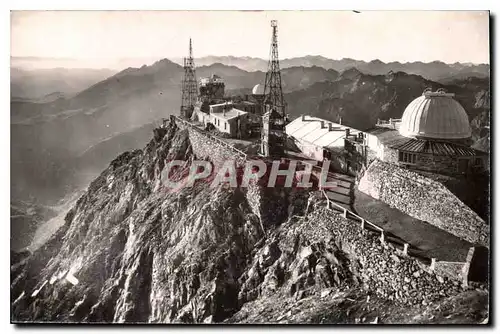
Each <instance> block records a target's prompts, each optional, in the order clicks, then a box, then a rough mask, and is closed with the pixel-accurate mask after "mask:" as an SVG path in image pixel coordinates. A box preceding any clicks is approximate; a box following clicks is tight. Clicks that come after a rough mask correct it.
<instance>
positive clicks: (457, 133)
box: [399, 89, 471, 140]
mask: <svg viewBox="0 0 500 334" xmlns="http://www.w3.org/2000/svg"><path fill="white" fill-rule="evenodd" d="M453 96H454V94H448V93H446V92H445V91H444V90H442V89H440V90H438V91H437V92H431V91H430V90H425V91H424V93H423V94H422V96H420V97H417V98H416V99H415V100H413V101H412V102H411V103H410V104H409V105H408V106H407V107H406V109H405V111H404V113H403V117H402V119H401V125H400V127H399V133H400V134H401V135H403V136H405V137H419V138H430V139H444V140H446V139H466V138H469V137H470V136H471V128H470V123H469V117H468V116H467V113H466V112H465V110H464V108H463V107H462V106H461V105H460V103H458V102H457V101H455V100H454V99H453Z"/></svg>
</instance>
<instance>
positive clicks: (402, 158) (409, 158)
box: [399, 152, 417, 164]
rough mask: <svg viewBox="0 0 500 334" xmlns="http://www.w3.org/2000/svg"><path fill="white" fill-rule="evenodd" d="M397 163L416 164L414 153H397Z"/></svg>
mask: <svg viewBox="0 0 500 334" xmlns="http://www.w3.org/2000/svg"><path fill="white" fill-rule="evenodd" d="M399 162H404V163H407V164H415V163H417V155H416V154H414V153H406V152H399Z"/></svg>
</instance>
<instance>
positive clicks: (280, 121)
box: [260, 20, 286, 156]
mask: <svg viewBox="0 0 500 334" xmlns="http://www.w3.org/2000/svg"><path fill="white" fill-rule="evenodd" d="M271 27H272V30H273V34H272V39H271V50H270V55H269V63H268V69H267V73H266V81H265V84H264V108H265V111H266V115H265V116H264V117H263V119H262V122H263V124H262V134H261V152H260V153H261V155H263V156H282V155H283V154H284V151H285V144H286V133H285V115H286V114H285V101H284V99H283V90H282V88H281V71H280V63H279V56H278V22H277V21H276V20H272V21H271Z"/></svg>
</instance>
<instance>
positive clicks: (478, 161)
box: [474, 158, 483, 167]
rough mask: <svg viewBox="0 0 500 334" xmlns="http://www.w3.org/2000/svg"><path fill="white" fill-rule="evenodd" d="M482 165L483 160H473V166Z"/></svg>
mask: <svg viewBox="0 0 500 334" xmlns="http://www.w3.org/2000/svg"><path fill="white" fill-rule="evenodd" d="M482 165H483V159H481V158H476V159H474V166H478V167H481V166H482Z"/></svg>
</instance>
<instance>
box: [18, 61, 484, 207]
mask: <svg viewBox="0 0 500 334" xmlns="http://www.w3.org/2000/svg"><path fill="white" fill-rule="evenodd" d="M196 74H197V77H202V76H209V75H212V74H218V75H220V76H222V77H223V78H224V80H225V82H226V89H227V90H228V91H231V92H238V93H240V94H249V93H250V90H251V88H252V87H253V86H254V85H255V84H257V83H262V82H263V81H264V78H265V73H264V72H262V71H254V72H249V71H245V70H242V69H240V68H238V67H235V66H227V65H224V64H221V63H215V64H211V65H209V66H199V67H198V68H197V69H196ZM182 76H183V68H182V67H181V66H180V65H178V64H176V63H174V62H172V61H169V60H167V59H163V60H160V61H157V62H155V63H154V64H152V65H150V66H146V65H144V66H142V67H140V68H127V69H125V70H123V71H121V72H119V73H116V74H114V75H111V76H109V77H106V78H104V79H103V80H101V81H99V82H97V83H95V84H93V85H91V86H90V87H88V88H86V89H84V90H82V91H81V92H78V93H73V94H69V95H68V94H65V92H61V91H59V92H60V93H55V94H51V95H49V96H45V97H44V98H43V99H32V98H24V99H15V98H12V99H11V171H12V183H11V192H12V196H13V197H14V198H20V199H25V198H29V197H31V196H34V197H35V198H40V199H46V200H48V199H54V200H57V199H58V198H60V197H61V196H64V195H65V194H66V193H67V192H69V191H72V189H74V187H79V186H82V185H86V184H87V182H88V180H89V179H92V178H93V177H94V176H95V175H96V174H97V173H98V172H99V171H100V170H101V169H102V168H104V166H106V165H107V164H108V163H109V161H110V160H111V159H112V158H113V157H115V156H116V155H117V154H118V153H119V152H120V151H122V150H130V149H134V148H140V147H142V145H143V144H144V143H145V141H147V139H148V138H149V135H148V133H149V132H150V129H151V127H152V125H151V124H153V123H155V122H158V121H159V120H160V118H162V117H167V116H168V115H169V114H172V113H178V110H179V105H180V98H181V91H180V87H181V79H182ZM450 80H451V81H450V82H449V83H447V84H444V83H439V82H435V81H430V80H428V79H425V78H422V77H421V76H418V75H408V74H406V73H402V72H389V73H385V74H384V75H372V74H365V73H362V72H361V71H360V70H358V69H356V68H349V69H347V70H344V71H342V72H341V73H340V74H339V72H338V71H336V70H334V69H325V68H323V67H319V66H312V67H305V66H294V67H288V68H284V69H283V70H282V81H283V89H284V92H285V99H286V101H287V103H288V112H289V113H290V114H291V115H292V116H298V115H300V114H310V115H316V116H320V117H324V118H327V119H331V120H337V118H338V117H339V116H342V119H343V121H344V122H345V123H347V124H351V125H353V126H356V127H367V126H370V125H373V124H374V122H376V119H377V118H389V117H398V116H400V115H401V114H402V112H403V110H404V108H405V106H406V105H407V104H408V103H409V102H410V101H411V100H412V99H414V98H415V97H417V96H419V95H420V94H422V91H423V89H424V88H426V87H429V86H432V87H444V88H446V89H448V90H449V91H451V92H454V93H457V99H458V100H459V101H460V102H461V103H462V104H463V105H464V107H465V109H466V110H467V111H468V112H469V115H470V118H471V120H473V122H476V123H474V124H476V128H477V131H476V132H475V136H476V137H475V138H477V139H479V138H482V137H484V129H485V128H486V126H488V125H489V105H486V103H487V102H489V79H488V78H467V79H465V80H463V79H453V78H452V79H450ZM483 142H485V141H483ZM483 144H484V143H483Z"/></svg>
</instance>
